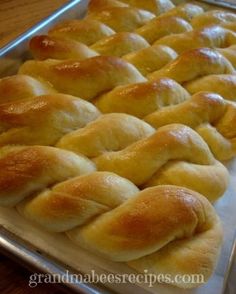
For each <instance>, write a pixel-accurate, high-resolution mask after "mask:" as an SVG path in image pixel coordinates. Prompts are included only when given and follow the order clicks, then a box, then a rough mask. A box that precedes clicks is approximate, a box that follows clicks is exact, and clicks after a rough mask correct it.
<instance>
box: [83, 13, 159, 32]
mask: <svg viewBox="0 0 236 294" xmlns="http://www.w3.org/2000/svg"><path fill="white" fill-rule="evenodd" d="M154 17H155V15H154V14H153V13H151V12H148V11H146V10H141V9H137V8H134V7H108V8H106V9H104V10H102V11H99V12H98V13H93V14H92V15H88V19H95V20H98V21H100V22H102V23H104V24H105V25H107V26H109V27H110V28H112V29H113V30H114V31H116V32H132V31H134V30H135V29H137V28H139V27H141V26H143V25H144V24H145V23H147V22H148V21H150V20H151V19H152V18H154Z"/></svg>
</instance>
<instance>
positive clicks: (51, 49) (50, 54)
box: [29, 32, 150, 60]
mask: <svg viewBox="0 0 236 294" xmlns="http://www.w3.org/2000/svg"><path fill="white" fill-rule="evenodd" d="M29 46H30V51H31V52H32V54H33V56H34V57H35V58H37V59H39V60H44V59H48V58H53V59H77V60H83V59H86V58H89V57H93V56H97V55H99V54H101V55H104V56H118V57H119V56H122V55H125V54H128V53H129V52H133V51H136V50H140V49H143V48H146V47H149V46H150V45H149V44H148V43H147V41H146V40H145V39H144V38H142V37H141V36H139V35H137V34H134V33H128V32H123V33H117V34H114V35H111V36H109V37H106V38H102V39H101V40H100V41H98V42H96V43H95V44H93V45H92V46H91V48H89V47H88V46H86V45H84V44H82V43H79V42H75V41H72V40H68V39H61V38H58V37H51V36H47V35H41V36H36V37H33V38H32V39H31V41H30V44H29Z"/></svg>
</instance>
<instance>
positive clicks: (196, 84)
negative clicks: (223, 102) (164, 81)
mask: <svg viewBox="0 0 236 294" xmlns="http://www.w3.org/2000/svg"><path fill="white" fill-rule="evenodd" d="M184 87H185V88H186V90H187V91H188V92H189V93H191V94H194V93H197V92H199V91H209V92H214V93H217V94H219V95H221V96H222V97H224V99H227V100H231V101H236V97H235V93H236V75H227V74H223V75H222V74H218V75H214V74H213V75H207V76H205V77H202V78H199V79H196V80H194V81H191V82H188V83H185V84H184Z"/></svg>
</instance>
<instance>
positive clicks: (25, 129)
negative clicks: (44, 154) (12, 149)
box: [0, 94, 100, 146]
mask: <svg viewBox="0 0 236 294" xmlns="http://www.w3.org/2000/svg"><path fill="white" fill-rule="evenodd" d="M99 115H100V113H99V111H98V110H97V108H96V107H95V106H93V105H92V104H91V103H89V102H87V101H85V100H82V99H79V98H76V97H73V96H67V95H63V94H54V95H44V96H37V97H36V98H34V99H32V98H31V99H24V100H17V101H14V102H9V103H5V104H0V146H3V145H7V144H23V145H35V144H40V145H53V144H55V143H56V142H57V141H58V140H59V139H60V138H61V137H62V136H63V135H65V134H66V133H68V132H71V131H73V130H75V129H78V128H81V127H84V126H85V125H86V124H87V123H88V122H90V121H92V120H94V119H96V118H97V117H98V116H99Z"/></svg>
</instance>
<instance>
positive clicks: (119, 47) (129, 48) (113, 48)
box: [91, 32, 150, 57]
mask: <svg viewBox="0 0 236 294" xmlns="http://www.w3.org/2000/svg"><path fill="white" fill-rule="evenodd" d="M149 46H150V45H149V44H148V42H147V41H146V40H145V39H144V38H142V37H141V36H139V35H138V34H134V33H128V32H122V33H117V34H115V35H112V36H110V37H107V38H103V39H101V40H100V41H98V42H97V43H95V44H93V46H91V48H92V49H93V50H95V51H96V52H98V53H99V54H101V55H105V56H111V55H112V56H118V57H121V56H123V55H125V54H128V53H130V52H133V51H137V50H141V49H144V48H147V47H149Z"/></svg>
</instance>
